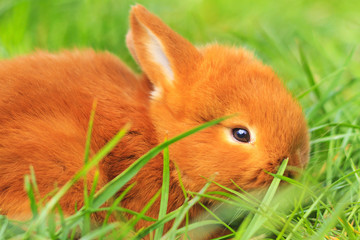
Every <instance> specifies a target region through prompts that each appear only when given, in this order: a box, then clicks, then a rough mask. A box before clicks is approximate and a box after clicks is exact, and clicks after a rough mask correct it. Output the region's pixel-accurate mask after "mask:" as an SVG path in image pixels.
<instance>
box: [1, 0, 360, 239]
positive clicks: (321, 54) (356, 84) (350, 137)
mask: <svg viewBox="0 0 360 240" xmlns="http://www.w3.org/2000/svg"><path fill="white" fill-rule="evenodd" d="M136 2H139V3H141V4H143V5H145V6H146V7H147V8H148V9H149V10H150V11H152V12H154V13H156V14H157V15H159V16H160V17H161V18H162V19H163V20H164V21H165V22H166V23H168V24H169V25H170V26H171V27H172V28H173V29H175V30H176V31H177V32H179V33H180V34H181V35H183V36H185V37H186V38H188V39H189V40H190V41H191V42H194V43H195V44H196V45H203V44H206V43H209V42H215V41H217V42H219V43H224V44H229V45H236V46H244V47H246V48H247V49H249V50H251V51H254V52H255V54H256V55H257V57H259V58H260V59H262V60H263V61H264V62H265V63H266V64H268V65H271V66H272V67H273V68H274V70H275V71H276V72H277V73H278V74H279V76H280V77H281V78H282V79H283V80H284V82H285V84H286V85H287V87H288V88H289V89H290V91H291V92H292V93H293V95H294V96H296V97H297V98H298V100H299V102H300V104H301V105H302V106H303V108H304V113H305V115H306V117H307V120H308V123H309V128H310V133H311V159H310V163H309V165H308V168H307V170H306V171H305V172H304V174H303V176H302V178H301V179H298V180H292V179H287V178H286V177H283V176H281V172H279V174H278V175H275V180H274V182H273V185H272V186H275V185H276V182H278V181H279V179H282V180H283V181H288V182H289V185H290V187H288V188H287V189H284V190H282V191H278V189H277V187H272V188H269V190H268V192H267V193H266V194H265V196H271V198H270V197H268V198H266V197H265V198H254V196H252V195H249V194H248V193H246V192H243V191H242V190H241V189H238V191H234V190H232V189H226V188H223V191H221V192H207V191H205V190H206V186H204V188H203V191H202V192H200V193H187V194H189V196H190V195H192V196H193V198H189V199H187V200H186V201H185V202H184V205H183V206H182V207H181V208H179V209H177V210H175V211H173V212H171V213H166V212H165V209H166V205H167V204H166V203H167V199H166V193H167V191H168V190H167V187H166V186H167V184H168V180H167V178H168V174H169V172H168V171H169V170H168V169H167V168H166V164H164V166H165V167H164V186H163V188H162V190H161V192H159V193H158V195H157V196H156V197H158V198H161V208H160V209H161V211H160V213H159V218H158V219H152V218H149V217H147V216H146V207H145V208H144V211H142V212H140V213H135V212H131V211H129V210H127V209H123V208H121V207H120V206H119V205H118V203H119V202H121V199H122V198H123V197H124V195H125V194H126V192H127V191H128V190H130V188H131V187H132V186H131V185H130V186H129V187H128V189H127V190H125V191H124V192H123V194H120V195H119V196H118V197H117V199H114V200H113V202H112V203H113V204H112V205H110V206H107V207H102V204H103V203H104V202H105V201H107V200H108V199H110V198H112V197H113V196H114V195H115V193H116V192H117V191H118V190H119V189H120V188H122V187H123V186H124V185H125V184H126V183H127V182H128V181H129V179H131V177H132V176H134V174H136V172H137V171H139V170H140V169H141V167H142V166H144V164H146V162H147V161H149V160H150V159H151V158H152V157H153V156H155V155H156V154H158V153H159V152H161V151H163V150H164V151H165V153H164V156H165V159H164V163H166V162H167V161H169V159H167V158H166V156H167V154H166V150H167V146H168V145H169V144H171V143H172V142H173V141H175V140H179V139H175V140H171V139H170V140H167V141H165V142H164V143H163V144H162V145H160V146H158V147H157V148H155V149H153V150H152V151H151V152H149V153H148V154H147V155H145V156H143V157H142V158H141V159H139V160H138V161H137V162H135V163H134V165H132V166H131V167H130V168H129V169H127V170H126V171H125V172H123V173H122V174H120V175H119V176H118V177H117V178H115V179H114V180H113V181H112V182H110V183H109V184H108V185H106V187H105V188H103V189H102V190H100V191H95V189H96V186H95V185H96V184H94V186H93V187H92V189H93V190H92V191H90V192H87V191H86V192H84V199H85V201H84V202H85V206H84V207H83V208H81V209H79V211H78V212H77V213H75V214H74V215H72V216H65V215H64V214H63V213H62V211H61V209H60V208H59V206H58V204H57V203H58V200H59V199H60V198H61V196H62V195H63V194H64V193H65V192H66V190H67V189H68V188H69V187H71V186H72V184H74V183H75V182H76V181H82V178H83V177H85V176H86V174H87V172H88V171H89V169H96V163H97V162H98V161H100V160H101V158H102V157H103V156H104V155H106V153H107V152H108V151H110V150H111V148H112V147H113V146H114V144H116V142H117V141H121V139H120V138H121V136H122V135H123V134H124V133H125V132H126V129H127V127H125V128H124V129H123V130H121V131H120V133H119V135H118V136H117V137H115V139H114V140H113V141H110V142H109V143H108V145H107V147H105V148H104V149H103V150H102V151H100V152H99V153H98V154H97V155H95V157H93V158H92V159H88V157H86V158H85V165H84V167H83V169H82V171H81V172H79V173H78V174H77V175H75V176H74V178H73V179H72V180H71V181H70V182H69V183H68V184H67V185H65V186H64V187H63V188H61V189H58V191H56V192H54V193H53V197H52V199H51V200H50V201H49V202H47V203H46V204H45V203H43V202H40V203H39V202H38V201H37V199H38V193H37V191H38V190H37V185H36V173H35V174H34V173H33V174H31V175H30V176H27V177H26V178H25V185H24V187H25V189H26V190H27V192H28V195H29V199H30V203H31V210H32V213H33V216H34V217H33V219H32V220H30V221H27V222H15V221H11V220H8V219H7V218H6V217H1V218H0V239H7V238H9V237H10V236H11V237H14V238H17V239H19V238H31V239H33V238H34V239H49V238H52V239H68V238H69V237H73V238H74V237H79V234H80V235H81V236H82V238H83V239H108V238H114V239H117V238H119V236H125V235H128V237H129V236H130V238H134V239H139V238H140V237H142V236H144V235H147V234H150V235H151V236H152V237H153V238H154V239H160V236H161V235H162V234H161V233H162V231H163V230H162V228H163V225H164V224H165V223H166V222H168V221H171V220H173V221H174V223H175V225H174V227H173V228H172V229H171V231H170V232H168V233H167V235H166V237H165V238H174V237H175V236H176V235H178V234H184V235H185V236H186V233H187V232H188V231H190V230H191V229H196V228H198V229H203V231H211V230H212V229H214V228H215V225H216V226H221V227H222V228H226V229H228V231H229V233H228V234H230V236H231V237H233V238H235V239H251V238H252V237H259V238H260V239H266V238H267V239H336V238H337V239H358V238H360V234H359V232H360V214H359V212H360V209H359V208H360V191H359V183H360V170H359V166H360V94H359V92H360V68H359V62H360V49H359V39H360V30H359V29H360V18H359V12H360V2H359V1H355V0H353V1H345V2H342V3H340V2H339V1H325V0H323V1H285V0H280V1H276V3H275V2H274V1H265V0H260V1H256V2H254V1H236V0H229V1H215V0H209V1H208V0H206V1H201V0H196V1H192V0H184V1H172V2H170V1H165V0H154V1H146V0H142V1H141V0H140V1H136ZM133 4H135V1H130V0H122V1H117V0H110V1H102V0H79V1H77V0H57V1H48V0H1V1H0V57H2V58H10V57H14V56H18V55H22V54H27V53H31V52H33V51H35V50H36V49H46V50H49V51H59V50H61V49H71V48H94V49H96V50H99V51H100V50H107V51H110V52H112V53H114V54H116V55H118V56H119V57H121V59H123V60H124V61H125V62H127V63H128V64H129V65H130V66H131V67H133V68H134V69H135V70H136V71H139V69H138V67H137V66H136V65H135V63H134V61H133V60H132V59H131V57H130V54H129V53H128V51H127V49H126V46H125V40H124V39H125V34H126V32H127V29H128V12H129V9H130V6H131V5H133ZM90 126H91V121H90ZM90 129H91V128H90ZM197 130H200V129H197ZM187 134H189V133H187ZM187 134H185V135H182V136H181V137H184V136H186V135H187ZM90 136H91V134H90V132H89V134H88V140H89V141H90ZM88 147H89V146H88V145H87V146H84V150H85V149H88ZM170 155H171V153H170ZM85 156H88V154H85ZM280 170H281V169H280ZM280 170H279V171H280ZM95 176H98V175H96V174H95ZM93 182H94V183H96V177H95V179H94V181H93ZM209 184H216V183H214V182H212V181H209ZM275 192H276V193H277V194H275ZM201 197H202V198H205V197H206V198H211V199H214V200H218V201H219V202H221V204H220V205H219V206H216V207H215V208H214V209H205V212H207V214H208V217H204V219H203V220H200V221H199V222H195V223H188V224H187V226H185V227H182V226H181V225H180V224H179V223H180V222H182V221H183V220H184V219H185V221H186V212H187V210H188V208H189V206H191V205H192V204H195V203H197V202H198V200H199V199H200V198H201ZM267 199H268V200H267ZM153 200H155V198H154V199H153ZM270 200H271V201H270ZM44 204H45V205H44ZM150 205H151V202H150V203H149V205H148V206H147V207H149V206H150ZM102 208H103V209H102ZM100 210H105V211H106V212H107V213H108V215H107V216H108V217H109V215H110V214H111V213H113V212H123V213H124V212H127V213H130V214H132V215H133V218H132V219H131V220H130V221H128V222H126V221H119V222H115V223H107V221H105V223H104V224H102V225H101V226H99V227H97V228H94V227H93V226H92V224H91V220H90V214H91V213H93V212H94V211H100ZM54 211H55V212H56V214H54ZM140 219H145V220H147V221H150V222H153V224H152V225H150V226H149V227H148V228H145V229H141V230H139V231H138V232H136V231H135V230H134V229H133V226H134V224H135V223H136V222H137V221H138V220H140ZM204 229H205V230H204Z"/></svg>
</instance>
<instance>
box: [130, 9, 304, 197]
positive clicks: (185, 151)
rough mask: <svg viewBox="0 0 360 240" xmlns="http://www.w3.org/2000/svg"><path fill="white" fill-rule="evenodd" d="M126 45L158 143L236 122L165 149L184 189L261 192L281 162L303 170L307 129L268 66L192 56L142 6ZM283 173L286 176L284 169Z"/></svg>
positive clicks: (235, 55)
mask: <svg viewBox="0 0 360 240" xmlns="http://www.w3.org/2000/svg"><path fill="white" fill-rule="evenodd" d="M130 24H131V28H130V31H129V33H128V36H127V45H128V47H129V49H130V52H131V53H132V55H133V56H134V58H135V60H136V61H137V62H138V64H139V65H140V66H141V68H142V69H143V71H144V72H145V74H146V76H147V77H148V78H149V80H150V81H151V82H152V84H153V91H152V93H151V96H150V98H151V100H150V101H151V104H150V114H151V118H152V121H153V124H154V126H155V128H156V132H157V138H158V141H163V140H164V138H165V136H166V135H167V136H168V137H173V136H175V135H177V134H180V133H182V132H184V131H186V130H189V129H191V128H193V127H195V126H196V125H199V124H202V123H205V122H207V121H210V120H212V119H216V118H219V117H223V116H227V115H231V114H236V115H235V116H234V117H231V118H229V119H227V120H225V121H223V122H221V123H220V124H217V125H215V126H213V127H210V128H207V129H205V130H203V131H201V132H199V133H196V134H194V135H191V136H189V137H187V138H185V139H184V140H182V141H180V142H178V143H176V144H173V145H172V146H171V147H170V159H171V160H172V161H173V162H175V163H176V165H177V166H178V168H179V170H180V172H181V176H182V181H183V183H184V185H185V186H186V187H187V188H188V189H191V190H193V191H198V190H199V189H200V188H201V187H202V186H203V183H204V182H205V181H206V180H205V178H209V177H212V176H215V179H214V180H215V181H216V182H218V183H220V184H223V185H225V186H233V184H232V182H231V180H233V181H234V182H235V183H236V184H238V185H239V186H240V187H242V188H244V189H247V190H250V189H254V188H259V187H262V186H266V185H268V184H269V183H270V182H271V181H272V177H271V175H269V174H268V173H266V171H268V172H272V173H276V171H277V168H278V167H279V165H280V164H281V162H282V161H283V160H284V159H286V158H288V159H289V163H288V167H289V170H288V171H287V172H286V173H285V174H286V175H288V176H293V175H294V173H295V172H296V171H294V168H300V169H301V168H303V167H304V166H305V165H306V163H307V161H308V157H309V136H308V130H307V124H306V121H305V119H304V115H303V113H302V109H301V107H300V106H299V104H298V103H297V102H296V101H295V100H294V99H293V97H292V96H291V94H290V93H289V92H288V91H287V90H286V88H285V87H284V86H283V84H282V82H281V81H280V80H279V79H278V77H277V76H276V75H275V74H274V72H273V71H272V70H271V69H270V68H269V67H267V66H264V65H263V64H262V63H261V62H260V61H258V60H256V59H255V58H254V56H253V55H252V54H251V53H249V52H248V51H245V50H244V49H241V48H235V47H226V46H221V45H218V44H214V45H209V46H205V47H203V48H200V49H197V48H196V47H194V46H193V45H192V44H191V43H189V42H188V41H187V40H186V39H184V38H182V37H181V36H180V35H178V34H177V33H175V32H174V31H172V30H171V29H170V28H169V27H168V26H166V25H165V24H164V23H163V22H162V21H161V20H160V19H159V18H157V17H156V16H154V15H152V14H151V13H149V12H148V11H147V10H146V9H145V8H144V7H142V6H141V5H137V6H135V7H133V8H132V11H131V16H130ZM290 166H291V167H292V168H290Z"/></svg>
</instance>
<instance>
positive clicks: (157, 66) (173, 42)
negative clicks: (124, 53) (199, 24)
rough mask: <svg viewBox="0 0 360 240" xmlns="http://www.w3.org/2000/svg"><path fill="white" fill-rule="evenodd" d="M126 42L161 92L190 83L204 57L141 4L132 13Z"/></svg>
mask: <svg viewBox="0 0 360 240" xmlns="http://www.w3.org/2000/svg"><path fill="white" fill-rule="evenodd" d="M126 42H127V46H128V48H129V50H130V52H131V54H132V55H133V57H134V59H135V60H136V61H137V62H138V64H139V65H140V66H141V68H142V69H143V71H144V72H145V73H146V75H147V76H148V77H149V79H150V80H151V81H152V82H153V84H154V85H155V88H156V89H157V90H158V93H159V92H160V93H161V92H163V91H167V90H168V89H169V88H171V87H172V86H173V85H174V84H175V83H176V81H179V80H182V81H186V76H187V75H188V74H189V73H190V72H191V71H192V70H193V69H195V67H196V64H197V62H198V61H199V60H200V59H201V58H202V56H201V54H200V53H199V51H198V50H197V49H196V48H195V47H194V46H193V45H192V44H191V43H190V42H189V41H187V40H186V39H184V38H183V37H181V36H180V35H179V34H177V33H176V32H174V31H173V30H171V29H170V28H169V27H168V26H167V25H166V24H164V23H163V22H162V21H161V20H160V19H159V18H158V17H156V16H155V15H153V14H151V13H150V12H148V11H147V10H146V9H145V8H144V7H143V6H141V5H136V6H134V7H133V8H132V10H131V13H130V31H129V33H128V35H127V38H126Z"/></svg>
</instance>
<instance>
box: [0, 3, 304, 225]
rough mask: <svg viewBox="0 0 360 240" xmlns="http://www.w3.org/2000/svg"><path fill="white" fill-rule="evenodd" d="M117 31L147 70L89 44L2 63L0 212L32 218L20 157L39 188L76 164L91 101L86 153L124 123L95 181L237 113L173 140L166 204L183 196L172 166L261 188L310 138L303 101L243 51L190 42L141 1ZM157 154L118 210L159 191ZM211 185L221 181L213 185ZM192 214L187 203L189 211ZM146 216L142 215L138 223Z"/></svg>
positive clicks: (75, 198)
mask: <svg viewBox="0 0 360 240" xmlns="http://www.w3.org/2000/svg"><path fill="white" fill-rule="evenodd" d="M126 40H127V45H128V47H129V50H130V52H131V53H132V55H133V57H134V59H135V60H136V61H137V62H138V64H139V65H140V67H141V68H142V70H143V71H144V75H141V76H138V75H136V74H135V73H133V72H132V71H131V70H130V69H129V68H128V67H127V66H126V65H124V63H122V62H121V61H120V60H119V59H118V58H116V57H115V56H113V55H111V54H109V53H95V52H94V51H92V50H86V51H78V50H75V51H64V52H61V53H59V54H51V53H47V52H37V53H35V54H32V55H30V56H24V57H18V58H15V59H12V60H3V61H1V62H0V84H1V87H0V213H1V214H5V215H7V216H8V217H10V218H15V219H26V218H29V217H30V216H31V212H30V207H29V200H28V198H27V195H26V192H25V190H24V179H23V176H24V175H25V174H29V166H33V167H34V170H35V174H36V178H37V182H38V185H39V190H40V194H41V196H45V195H46V194H47V193H49V192H51V191H52V190H53V189H54V186H55V185H57V186H62V185H63V184H64V183H65V182H66V181H68V180H69V179H70V178H71V177H72V176H73V175H74V174H75V173H76V172H77V171H78V170H79V169H80V168H81V167H82V165H83V156H84V146H85V139H86V131H87V128H88V121H89V116H90V111H91V107H92V103H93V101H94V99H97V101H98V104H97V109H96V115H95V120H94V129H93V135H92V143H91V154H94V153H96V152H97V151H98V150H99V149H100V148H101V147H102V146H104V144H105V143H106V142H107V141H109V140H110V139H111V138H112V137H113V136H114V134H115V133H116V132H117V131H118V130H119V129H120V128H121V127H122V126H124V125H125V124H126V123H128V122H131V123H132V127H131V129H130V131H129V133H128V134H127V135H126V136H125V137H124V139H123V140H121V142H120V143H119V144H118V146H117V147H116V148H115V149H114V150H113V151H112V152H111V153H110V154H109V155H108V156H106V157H105V158H104V159H103V160H102V161H101V163H100V165H99V169H100V182H99V187H101V186H103V185H104V184H105V183H107V182H108V181H109V180H111V179H113V178H114V177H115V176H117V175H118V174H119V173H121V172H122V171H123V170H124V169H126V168H127V167H128V166H129V165H130V164H131V163H132V162H134V161H135V160H136V159H138V158H139V157H140V156H142V155H143V154H144V153H146V152H147V151H148V150H150V149H151V148H153V147H154V146H156V145H157V144H159V143H160V142H162V141H163V140H164V138H165V136H168V137H169V138H171V137H174V136H176V135H178V134H180V133H182V132H184V131H186V130H189V129H191V128H193V127H195V126H197V125H199V124H202V123H205V122H207V121H209V120H212V119H215V118H219V117H222V116H226V115H230V114H234V113H238V115H237V116H235V117H233V118H230V119H227V120H225V121H223V122H222V123H220V124H218V125H216V126H214V127H211V128H208V129H205V130H203V131H201V132H199V133H196V134H194V135H192V136H190V137H187V138H185V139H184V140H181V141H180V142H178V143H176V144H174V145H172V146H171V147H170V158H171V183H170V184H171V186H170V199H169V207H168V211H172V210H174V209H176V208H177V207H179V206H180V205H181V204H182V203H183V200H184V198H183V193H182V191H181V188H180V187H179V182H178V174H177V171H176V170H175V167H174V164H173V163H176V164H177V166H178V168H179V170H180V173H181V176H182V181H183V183H184V186H185V188H186V189H188V190H191V191H195V192H196V191H199V190H200V189H201V188H202V187H203V186H204V184H205V183H206V180H205V179H204V177H205V178H210V177H212V176H214V175H215V176H216V177H215V181H217V182H218V183H220V184H222V185H225V186H227V187H230V188H234V185H233V184H232V182H231V180H234V181H235V182H236V183H237V184H238V185H239V186H240V187H242V188H243V189H246V190H252V189H258V188H262V187H264V186H267V185H268V184H269V183H270V182H271V181H272V177H271V176H270V175H269V174H267V173H266V172H265V171H264V170H266V171H268V172H276V171H277V167H278V166H279V164H280V163H281V162H282V160H283V159H284V158H289V164H288V165H289V166H294V167H298V168H303V167H304V166H305V165H306V163H307V161H308V155H309V137H308V131H307V125H306V122H305V119H304V116H303V113H302V110H301V108H300V106H299V105H298V103H296V101H295V100H294V99H293V98H292V96H291V94H290V93H289V92H288V91H287V90H286V89H285V88H284V86H283V84H282V83H281V81H280V80H279V79H278V78H277V76H276V75H275V74H274V72H273V71H272V70H271V69H270V68H269V67H267V66H264V65H263V64H262V63H261V62H260V61H258V60H256V59H255V58H254V57H253V55H252V54H251V53H249V52H248V51H246V50H244V49H241V48H235V47H225V46H221V45H218V44H213V45H208V46H205V47H202V48H200V49H198V48H195V47H194V46H193V45H192V44H191V43H190V42H188V41H187V40H185V39H184V38H182V37H181V36H180V35H178V34H177V33H175V32H174V31H172V30H171V29H170V28H169V27H168V26H166V25H165V24H164V23H163V22H162V21H161V20H160V19H159V18H158V17H156V16H154V15H152V14H151V13H149V12H148V11H147V10H146V9H145V8H144V7H142V6H140V5H137V6H135V7H133V8H132V10H131V14H130V31H129V33H128V35H127V39H126ZM239 127H241V128H245V129H248V130H249V132H250V136H251V141H250V142H249V143H243V142H239V141H237V140H235V139H234V137H233V136H232V129H234V128H239ZM162 161H163V160H162V156H161V155H158V156H157V157H155V158H154V159H152V160H151V161H150V162H149V163H148V164H147V165H146V166H145V167H144V168H143V169H142V170H141V171H140V172H139V173H138V174H137V175H136V177H135V178H134V179H133V180H132V181H131V182H130V183H132V182H134V181H136V182H137V184H136V185H135V187H134V188H133V189H132V190H131V191H130V193H129V194H127V195H126V196H125V198H124V200H123V201H122V202H121V205H122V206H123V207H125V208H129V209H132V210H134V211H140V210H141V209H142V208H143V207H144V205H145V204H146V203H147V202H148V201H149V199H150V198H151V197H152V196H153V195H154V194H155V193H156V192H157V191H158V189H159V188H160V187H161V184H162ZM215 173H216V174H215ZM286 174H287V175H288V176H291V175H293V174H292V172H290V171H288V172H287V173H286ZM91 175H93V172H91V173H90V177H88V179H91V178H92V177H91ZM210 189H211V190H218V188H217V187H216V186H215V185H212V186H211V187H210ZM204 203H205V204H211V202H209V201H208V202H207V201H206V200H204ZM60 204H61V206H62V209H63V210H64V212H66V213H69V214H70V213H72V212H74V206H75V204H77V205H78V206H79V205H82V204H83V183H82V182H79V183H77V184H76V185H75V186H74V187H72V188H71V189H70V191H69V192H68V193H67V194H66V195H65V196H64V197H63V198H62V200H61V202H60ZM158 207H159V201H157V202H156V203H155V204H154V206H153V207H152V208H151V209H150V210H149V211H148V212H147V215H148V216H151V217H153V218H156V217H157V215H158ZM200 212H201V208H200V207H198V206H197V207H194V208H193V209H192V210H191V211H190V217H191V218H193V217H195V216H197V215H198V214H199V213H200ZM95 218H97V219H100V220H101V218H103V215H102V214H101V213H98V214H96V216H95ZM147 224H148V223H147V222H145V221H142V222H140V223H139V224H138V226H137V227H143V226H145V225H147Z"/></svg>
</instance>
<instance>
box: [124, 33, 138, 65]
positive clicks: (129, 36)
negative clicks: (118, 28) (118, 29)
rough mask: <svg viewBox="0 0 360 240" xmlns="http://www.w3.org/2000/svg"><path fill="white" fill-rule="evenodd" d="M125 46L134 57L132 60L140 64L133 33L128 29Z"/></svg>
mask: <svg viewBox="0 0 360 240" xmlns="http://www.w3.org/2000/svg"><path fill="white" fill-rule="evenodd" d="M126 46H127V48H128V49H129V51H130V54H131V56H132V57H133V58H134V60H135V61H136V62H137V64H139V65H140V62H139V59H138V57H137V55H136V51H135V46H134V40H133V34H132V31H131V30H129V31H128V33H127V34H126Z"/></svg>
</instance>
